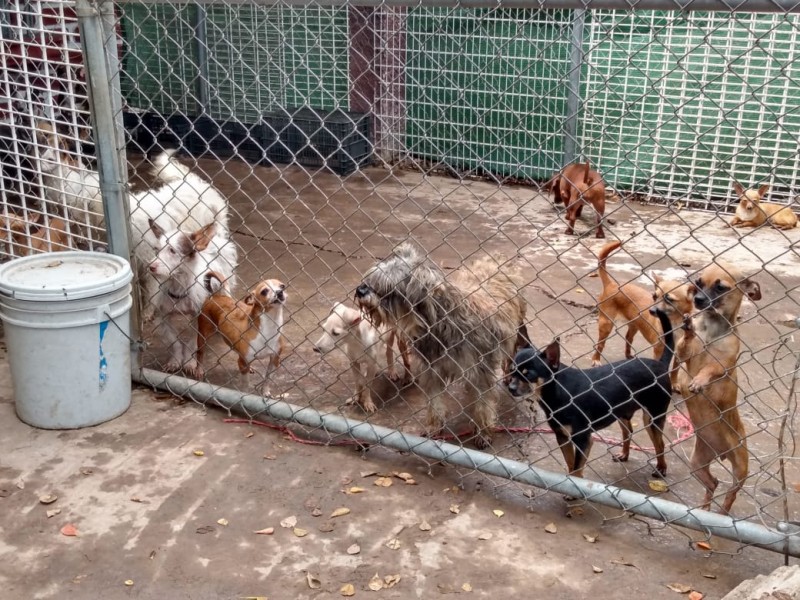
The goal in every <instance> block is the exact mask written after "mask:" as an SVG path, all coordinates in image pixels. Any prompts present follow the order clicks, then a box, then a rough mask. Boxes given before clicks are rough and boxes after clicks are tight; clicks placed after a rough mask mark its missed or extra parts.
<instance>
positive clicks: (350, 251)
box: [0, 1, 800, 554]
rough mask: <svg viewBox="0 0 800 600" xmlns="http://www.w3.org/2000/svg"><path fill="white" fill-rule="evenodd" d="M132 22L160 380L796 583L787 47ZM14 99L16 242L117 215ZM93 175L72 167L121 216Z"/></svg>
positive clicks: (598, 22)
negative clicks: (23, 222)
mask: <svg viewBox="0 0 800 600" xmlns="http://www.w3.org/2000/svg"><path fill="white" fill-rule="evenodd" d="M29 8H30V7H29V5H28V4H26V5H25V6H22V5H21V4H20V5H18V6H16V7H15V9H14V10H4V12H0V14H3V15H5V18H6V21H5V22H6V23H7V25H6V26H5V27H4V30H3V31H4V33H3V35H4V36H5V37H4V39H5V38H8V39H9V40H12V39H16V38H14V37H13V36H14V35H19V34H18V33H16V32H18V31H22V29H24V27H27V28H30V27H33V28H34V29H35V28H36V27H35V22H36V21H35V19H34V25H31V24H30V23H29V22H26V24H25V26H24V27H23V25H22V22H21V21H20V20H19V19H18V16H19V15H20V14H23V15H27V14H28V12H30V14H31V15H34V16H35V15H37V14H38V15H39V17H38V18H40V19H41V14H42V12H41V11H42V10H44V9H43V7H40V6H37V7H36V10H32V9H30V10H28V9H29ZM26 11H27V12H26ZM37 11H38V12H37ZM117 18H118V23H119V27H118V29H117V30H114V33H111V34H109V35H108V36H107V39H106V40H105V43H106V45H107V46H108V48H107V51H108V52H109V54H110V55H113V54H114V52H116V51H117V46H118V45H120V52H121V55H120V58H121V65H122V73H121V94H122V99H121V104H122V105H123V109H122V113H121V114H118V115H116V116H117V118H118V119H119V120H120V121H122V122H124V124H125V125H126V130H127V138H126V142H127V153H126V155H125V158H126V159H127V161H128V164H129V170H130V173H131V177H130V182H131V184H130V186H129V189H128V190H127V194H128V203H129V205H130V215H129V220H128V221H129V222H128V223H126V224H125V225H126V226H129V228H130V233H131V239H130V242H131V243H130V246H131V248H132V254H133V256H132V260H133V262H134V263H135V265H136V267H137V271H138V274H139V278H138V283H139V285H138V293H140V295H141V298H142V306H143V308H144V310H143V318H142V322H141V323H140V326H141V338H142V340H143V341H144V342H145V344H146V346H145V349H144V351H143V353H142V359H143V366H144V367H145V369H144V370H142V371H141V372H137V373H136V375H135V376H136V377H137V379H139V380H141V381H149V382H157V383H158V385H159V386H161V387H165V388H167V389H171V390H177V391H180V392H181V393H182V394H186V395H187V396H190V397H193V398H195V399H199V400H202V401H206V402H210V403H214V402H216V403H219V404H221V405H223V406H225V407H228V408H231V407H232V408H235V409H238V410H240V411H243V412H245V413H247V414H248V415H249V416H253V417H258V418H267V415H272V416H273V417H276V416H277V417H280V418H281V419H287V420H291V421H294V422H295V425H292V427H293V429H292V430H291V435H292V436H305V437H308V438H312V439H314V440H317V441H320V442H322V443H330V444H338V443H342V444H344V443H348V444H357V445H361V446H364V447H366V446H367V445H369V444H370V443H374V442H378V443H383V444H386V445H388V446H390V447H393V448H397V449H402V450H410V451H412V452H414V453H415V454H417V455H419V456H421V457H425V459H426V460H428V461H438V460H446V461H447V462H451V463H453V464H456V465H458V466H459V467H460V468H461V471H460V473H461V474H462V476H463V477H465V478H470V477H472V478H482V479H481V481H488V482H490V484H491V485H492V486H494V489H495V490H500V489H503V490H504V493H507V497H509V498H513V499H514V500H513V501H520V502H530V503H531V504H534V505H535V504H536V503H537V502H538V501H539V499H538V498H537V497H535V495H534V494H531V493H530V492H529V490H528V489H527V487H524V486H522V485H521V483H520V482H524V483H533V484H535V485H537V486H539V487H543V488H545V489H548V490H556V491H558V492H560V493H564V494H569V495H571V496H575V497H578V498H583V499H585V498H586V497H590V498H591V499H593V500H595V501H594V502H588V503H587V502H585V501H583V500H579V501H573V500H569V501H568V503H567V510H568V512H569V514H570V515H573V516H576V515H577V514H578V512H579V511H592V514H597V515H600V516H601V517H602V519H604V520H606V521H611V520H614V519H617V518H620V517H621V516H623V515H624V514H625V511H627V510H630V511H632V512H636V513H639V514H644V515H647V516H649V517H655V518H657V519H658V520H660V521H664V522H666V523H670V524H676V525H685V526H688V527H690V528H693V529H700V530H701V531H703V532H704V533H703V534H700V537H699V538H698V536H697V534H688V533H686V531H685V530H683V529H678V528H674V529H670V530H669V532H668V533H667V534H665V535H671V536H672V535H674V536H678V535H682V534H685V535H687V536H688V539H690V540H692V541H698V539H699V540H700V541H704V543H705V542H707V539H706V538H708V537H709V536H710V535H711V533H717V534H720V535H721V536H723V537H727V538H731V539H733V540H735V542H734V543H732V544H728V545H723V544H717V542H716V541H715V545H714V549H715V551H719V552H738V551H739V550H740V549H741V548H742V547H743V546H744V545H747V544H759V545H761V546H764V547H768V548H771V549H773V550H779V551H786V552H787V553H792V554H797V553H800V547H798V544H800V542H798V539H797V536H796V529H795V525H794V524H793V523H794V522H796V521H798V514H797V513H798V511H799V510H800V505H798V501H797V495H796V493H795V491H793V487H792V483H793V482H796V481H798V480H800V473H799V472H798V470H797V465H796V463H795V462H794V461H793V460H792V458H793V454H794V439H793V432H794V430H795V427H796V416H795V407H796V398H795V394H796V378H797V375H798V356H800V355H799V354H798V347H797V340H796V327H797V321H796V319H797V317H798V316H800V309H799V308H798V302H800V298H798V287H797V286H798V277H800V276H798V273H800V270H798V268H797V267H798V264H799V263H800V257H798V254H797V247H798V245H797V244H798V239H800V229H798V228H797V227H796V222H797V217H796V214H795V213H794V212H792V210H791V207H787V206H786V201H787V200H789V199H791V196H792V193H791V190H792V189H794V178H795V173H796V170H795V162H793V161H795V160H796V159H795V155H796V143H794V142H793V141H792V140H793V139H794V138H793V137H792V134H791V127H792V123H793V119H794V118H795V116H794V108H793V106H794V105H793V102H794V101H793V100H792V98H793V92H792V90H793V86H794V85H795V84H794V79H793V76H792V73H793V71H792V69H793V68H794V67H793V65H794V62H795V61H794V56H793V54H792V52H793V50H792V49H793V45H792V43H791V40H792V39H793V35H794V34H793V31H794V25H793V23H794V19H795V17H794V16H790V15H780V16H771V15H770V16H764V15H748V14H738V13H737V14H717V13H714V14H710V15H692V14H683V13H681V14H678V13H673V12H663V13H644V12H636V11H625V12H609V11H603V12H599V11H595V12H593V11H587V12H584V11H576V12H570V11H553V10H521V9H513V10H512V9H506V8H502V7H500V8H498V7H495V8H486V9H467V8H460V7H458V8H435V9H434V8H422V7H418V6H417V7H395V6H392V7H390V6H376V7H363V6H359V7H355V6H349V5H346V4H345V5H341V6H335V7H328V6H325V7H321V6H309V7H297V6H289V5H285V4H282V3H277V4H275V3H272V4H269V5H265V4H257V3H242V2H236V3H230V4H226V3H223V2H203V3H173V4H170V3H152V2H149V1H148V2H129V1H125V2H122V3H120V4H119V5H118V7H117ZM15 19H16V20H15ZM583 19H585V20H586V21H585V23H584V22H583ZM61 22H63V23H68V22H69V19H68V18H67V15H66V14H65V15H64V18H63V20H62V21H61ZM40 23H43V22H42V21H40ZM582 25H586V27H582ZM43 27H44V25H40V28H43ZM9 31H10V32H11V33H7V32H9ZM26 31H27V30H26ZM65 38H66V36H65ZM112 49H113V51H111V50H112ZM4 56H6V55H4ZM12 56H13V55H12ZM63 56H68V54H64V55H62V60H63V61H64V62H66V63H67V66H69V65H72V64H73V63H70V62H69V61H67V60H66V59H65V58H63ZM4 60H7V59H5V58H4ZM109 64H110V65H111V66H112V67H113V61H111V62H110V63H109ZM76 67H77V65H76ZM47 68H50V67H47ZM4 69H5V70H4V74H5V77H6V79H5V84H4V85H5V86H6V90H7V93H8V96H9V99H10V100H9V107H10V108H9V109H8V110H9V111H10V113H11V114H12V116H11V117H9V119H10V120H9V123H8V126H9V132H10V133H9V135H8V136H7V139H8V140H10V142H12V143H11V145H9V148H8V151H7V152H6V155H7V156H8V157H9V158H8V159H4V160H8V161H11V162H10V163H9V164H12V165H15V166H16V167H18V171H19V173H27V174H28V175H27V176H23V175H16V173H17V171H10V173H12V176H11V177H10V178H9V177H5V178H4V184H3V185H4V186H8V185H19V186H23V187H19V188H17V189H18V190H19V191H17V192H16V195H12V194H7V193H5V192H4V194H6V195H4V210H5V211H6V212H5V214H8V215H12V214H13V215H14V216H16V217H19V218H23V217H25V215H26V214H27V213H26V212H25V211H28V212H30V211H31V210H39V211H40V212H42V213H43V214H44V213H45V212H46V213H47V214H48V215H50V214H51V213H50V212H49V210H50V209H49V208H47V204H46V201H49V202H51V203H54V205H55V206H56V207H57V208H58V209H59V210H63V211H65V212H64V213H63V214H64V215H67V216H69V217H70V218H71V219H72V221H76V219H75V218H74V217H73V216H72V215H74V214H76V213H75V212H74V211H76V210H78V211H80V210H84V211H85V212H86V213H87V214H89V215H90V216H91V215H94V216H97V215H100V214H101V212H100V211H98V210H92V207H93V206H94V205H92V204H89V203H90V200H91V198H92V196H90V195H89V194H88V193H83V194H80V195H78V196H79V197H80V198H81V199H82V202H84V203H86V204H85V205H84V204H77V205H76V204H75V203H74V202H72V203H71V202H70V201H69V200H65V199H60V200H58V201H56V200H53V199H49V200H48V196H47V195H46V194H45V192H44V191H41V192H34V191H30V190H34V189H38V188H37V187H36V184H37V182H38V185H39V186H40V187H46V185H47V184H46V183H44V182H45V181H47V174H46V171H45V167H44V166H43V165H44V163H43V159H42V158H41V156H42V154H41V153H42V148H44V150H45V151H50V150H53V149H55V148H57V146H56V145H55V144H53V145H48V144H49V143H50V142H48V140H47V139H44V138H47V136H42V135H41V134H42V132H43V131H46V132H48V133H51V134H52V135H53V136H54V137H55V139H57V140H61V139H63V138H65V137H66V138H67V139H73V138H74V139H75V140H76V141H77V140H81V139H82V138H81V136H80V131H81V129H80V127H79V121H78V117H77V116H69V115H72V114H73V112H76V114H81V113H80V110H78V105H77V102H76V101H74V100H71V101H69V102H67V104H66V109H70V110H73V112H69V110H66V109H65V108H63V107H62V105H61V104H59V102H63V101H62V100H60V99H59V100H58V101H57V100H56V98H60V96H58V95H57V94H54V92H52V90H51V87H45V89H44V92H42V93H44V96H45V97H46V101H45V100H38V99H35V98H34V96H33V95H32V91H34V90H39V88H37V85H38V83H37V82H38V79H35V78H34V79H32V78H31V75H30V72H31V71H30V68H28V67H25V68H22V67H19V66H17V67H14V66H13V65H12V64H11V63H8V62H7V63H4ZM14 69H16V70H14ZM66 72H70V71H69V69H67V71H66ZM11 74H14V75H15V76H24V77H27V78H28V79H24V78H23V80H22V81H21V82H20V81H16V80H15V81H14V82H13V84H12V82H11V81H10V77H11ZM74 77H75V78H74V80H73V79H69V78H68V77H67V78H66V79H65V80H66V81H67V82H73V81H74V83H73V86H74V87H73V88H70V89H72V90H79V89H82V88H80V86H79V83H80V81H82V79H81V78H80V76H79V74H76V75H74ZM40 91H41V90H40ZM12 92H13V93H12ZM112 92H113V89H112ZM20 94H22V96H19V95H20ZM576 94H577V96H576ZM67 96H69V97H72V96H70V95H69V94H68V95H67ZM17 98H22V100H19V101H17V100H16V99H17ZM36 98H38V96H37V97H36ZM114 99H115V98H112V100H114ZM111 104H112V105H113V102H111ZM15 107H16V108H15ZM57 107H58V110H56V108H57ZM65 110H66V112H65ZM575 111H577V112H575ZM40 112H41V115H40V114H39V113H40ZM572 112H575V114H572ZM65 114H66V115H67V116H64V115H65ZM40 119H44V120H45V122H47V123H51V124H52V125H53V127H54V128H53V129H52V131H51V130H48V129H46V128H45V129H42V127H40V126H38V125H36V123H37V122H38V120H40ZM575 124H577V127H575V128H574V129H572V127H573V126H574V125H575ZM58 125H61V126H63V125H66V126H67V132H66V133H63V132H61V130H59V129H56V128H55V126H58ZM70 127H71V129H70ZM26 131H27V132H29V133H30V134H31V137H30V140H28V141H25V140H24V137H22V138H21V137H19V136H24V132H26ZM105 134H108V135H105ZM15 136H16V137H15ZM96 138H97V140H98V145H101V144H110V143H112V142H111V141H113V138H114V132H113V131H111V132H104V135H100V134H99V132H98V135H97V136H96ZM4 139H5V138H4ZM109 140H111V141H109ZM567 142H570V143H567ZM573 142H577V146H578V148H577V154H576V156H571V155H570V152H571V150H570V147H571V146H572V145H574V144H573ZM80 148H81V149H80V150H75V151H73V153H75V154H77V155H78V156H79V157H80V159H81V162H80V163H79V165H78V166H75V165H73V164H72V163H70V162H68V161H61V162H59V163H58V164H59V165H61V166H62V167H64V165H66V166H68V167H69V168H71V169H75V170H76V172H80V173H85V174H87V177H94V178H95V179H92V181H96V182H97V185H96V187H97V188H99V180H98V179H97V177H98V175H97V174H96V173H95V172H94V171H93V170H92V169H91V167H90V166H89V164H90V163H89V161H88V160H86V159H85V157H87V156H91V154H92V153H91V150H89V149H88V147H86V148H84V146H80ZM103 148H104V149H107V146H103ZM45 153H46V152H45ZM98 156H101V152H98ZM584 158H588V159H589V160H588V163H587V162H586V161H585V160H583V159H584ZM37 161H38V162H37ZM576 161H577V162H576ZM567 163H570V164H567ZM560 167H565V168H564V169H563V170H559V168H560ZM72 172H73V171H69V173H72ZM5 175H6V171H5V170H4V176H5ZM65 178H66V176H62V177H61V179H65ZM6 180H9V181H10V183H8V184H7V183H5V181H6ZM81 181H84V180H81ZM116 183H119V182H116ZM86 185H88V184H86ZM5 189H10V188H5ZM36 194H38V195H36ZM62 194H63V192H62ZM641 196H645V197H646V198H653V197H658V198H659V199H667V200H676V201H674V202H667V203H659V204H655V205H647V204H644V203H641V202H640V200H641ZM20 198H21V199H20ZM59 198H61V196H59ZM26 199H33V200H36V201H37V202H40V203H41V204H35V206H36V207H38V208H32V206H34V205H30V204H26V202H28V200H26ZM767 200H774V201H782V202H784V203H779V204H770V203H768V202H766V201H767ZM42 207H44V208H42ZM734 207H735V208H736V214H735V216H734V215H731V214H728V213H727V212H726V211H727V210H728V209H733V208H734ZM699 208H705V209H710V210H699ZM25 218H27V217H25ZM62 218H64V217H62ZM100 224H101V221H92V220H91V218H90V217H87V221H86V223H85V224H84V223H83V222H81V234H82V235H83V236H84V238H86V239H88V240H90V241H91V240H95V239H97V238H95V237H93V234H92V232H93V231H94V229H93V227H94V228H97V227H99V226H100ZM84 225H85V229H84V228H83V226H84ZM117 225H119V224H117ZM30 235H31V237H32V235H33V234H30ZM9 239H10V238H9ZM55 249H57V248H55ZM656 308H659V309H660V312H659V311H656V310H655V309H656ZM651 309H653V312H652V313H651ZM673 355H675V357H676V358H675V360H673ZM593 368H594V370H592V369H593ZM165 373H176V374H178V376H175V377H172V376H169V375H165ZM209 384H211V385H209ZM343 417H344V418H343ZM363 422H366V423H367V425H364V423H363ZM297 423H301V424H302V426H300V425H297ZM276 426H279V427H287V426H286V425H285V424H283V423H282V424H280V425H276ZM617 429H618V430H619V433H617ZM419 434H424V436H425V437H421V436H419ZM477 449H479V450H481V451H483V452H486V453H488V454H478V453H475V452H473V451H474V450H477ZM568 475H572V476H574V478H570V477H568ZM582 478H585V479H588V480H591V481H593V482H600V483H601V484H602V485H599V486H598V485H597V484H596V483H595V484H588V483H586V482H585V481H583V479H582ZM606 486H610V487H606ZM598 490H599V491H598ZM526 493H527V494H526ZM665 500H668V501H669V502H665ZM601 505H602V507H601ZM609 506H610V507H612V508H611V509H608V508H607V507H609ZM603 507H605V508H603ZM702 508H712V509H714V510H718V511H721V512H724V513H729V514H730V515H731V517H730V518H722V517H714V516H713V515H708V514H707V513H705V512H704V511H702V510H701V509H702ZM762 526H763V527H762ZM748 527H749V529H748ZM678 532H680V533H678ZM748 532H749V533H748ZM787 533H789V534H791V535H790V536H788V537H785V534H787ZM751 534H752V535H751ZM704 536H705V537H704Z"/></svg>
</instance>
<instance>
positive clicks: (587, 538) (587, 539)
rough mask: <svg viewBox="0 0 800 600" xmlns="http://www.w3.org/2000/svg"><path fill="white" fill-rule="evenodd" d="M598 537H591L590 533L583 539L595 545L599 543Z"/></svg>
mask: <svg viewBox="0 0 800 600" xmlns="http://www.w3.org/2000/svg"><path fill="white" fill-rule="evenodd" d="M597 537H598V536H596V535H589V534H588V533H584V534H583V539H585V540H586V541H587V542H589V543H590V544H594V543H595V542H596V541H597Z"/></svg>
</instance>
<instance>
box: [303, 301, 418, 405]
mask: <svg viewBox="0 0 800 600" xmlns="http://www.w3.org/2000/svg"><path fill="white" fill-rule="evenodd" d="M385 335H389V339H388V342H384V339H383V337H384V333H382V332H381V330H379V329H378V328H377V327H375V326H374V325H373V324H372V323H370V322H369V320H368V319H365V318H364V316H363V315H362V313H361V311H358V310H356V309H355V308H350V307H348V306H345V305H344V304H342V303H341V302H337V303H336V304H335V305H334V306H333V310H331V314H330V315H328V318H327V319H325V321H324V322H323V323H322V336H320V338H319V339H318V340H317V343H316V344H314V352H317V353H319V354H327V353H328V352H330V351H331V350H333V349H334V348H338V349H339V350H341V351H342V352H343V353H344V354H345V355H346V356H347V358H348V359H349V360H350V370H351V371H352V373H353V376H354V377H355V378H356V386H357V387H356V394H355V396H353V397H352V398H350V399H349V400H348V401H347V404H358V405H359V406H361V408H363V409H364V411H365V412H367V413H374V412H375V411H376V410H377V407H376V406H375V402H374V401H373V399H372V394H371V392H370V390H369V385H370V383H372V382H373V381H374V380H375V377H376V376H377V375H378V373H379V372H380V371H382V370H383V368H384V365H383V364H382V362H381V359H382V357H383V356H384V355H386V363H387V366H388V370H387V376H388V377H389V379H392V380H395V379H397V375H396V374H395V370H394V354H393V352H392V345H393V343H394V340H395V337H396V335H395V333H394V332H393V331H392V332H386V333H385ZM399 341H400V340H399V339H398V346H399V348H400V353H401V355H402V356H403V361H404V363H405V365H406V367H405V368H406V372H405V373H404V377H403V380H406V378H407V376H408V370H409V367H408V349H407V348H406V347H405V344H402V345H401V344H399ZM362 366H363V367H366V374H365V373H364V371H363V370H362Z"/></svg>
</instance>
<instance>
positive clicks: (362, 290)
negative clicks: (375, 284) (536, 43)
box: [356, 283, 372, 298]
mask: <svg viewBox="0 0 800 600" xmlns="http://www.w3.org/2000/svg"><path fill="white" fill-rule="evenodd" d="M371 291H372V288H371V287H369V286H368V285H367V284H366V283H362V284H361V285H359V286H358V287H357V288H356V296H357V297H358V298H363V297H364V296H369V293H370V292H371Z"/></svg>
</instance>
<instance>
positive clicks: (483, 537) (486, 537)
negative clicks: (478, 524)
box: [478, 531, 493, 540]
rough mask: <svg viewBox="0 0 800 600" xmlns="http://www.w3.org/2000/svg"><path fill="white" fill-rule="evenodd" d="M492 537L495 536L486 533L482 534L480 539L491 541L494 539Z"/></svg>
mask: <svg viewBox="0 0 800 600" xmlns="http://www.w3.org/2000/svg"><path fill="white" fill-rule="evenodd" d="M492 536H493V534H491V533H489V532H488V531H486V532H484V533H482V534H480V535H479V536H478V539H479V540H490V539H492Z"/></svg>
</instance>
